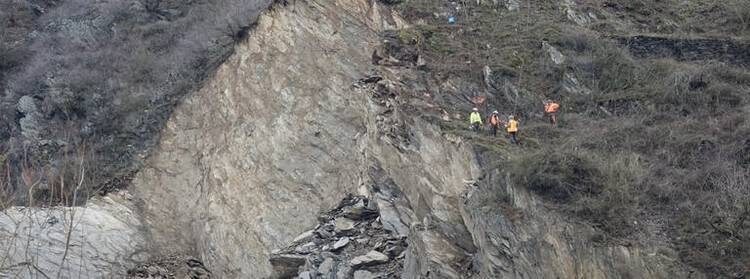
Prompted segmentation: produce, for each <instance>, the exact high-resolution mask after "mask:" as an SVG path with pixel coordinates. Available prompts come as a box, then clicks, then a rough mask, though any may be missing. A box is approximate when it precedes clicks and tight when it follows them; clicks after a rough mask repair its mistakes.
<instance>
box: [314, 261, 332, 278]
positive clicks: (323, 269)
mask: <svg viewBox="0 0 750 279" xmlns="http://www.w3.org/2000/svg"><path fill="white" fill-rule="evenodd" d="M335 264H336V261H335V260H334V259H332V258H326V259H325V260H323V263H321V264H320V266H318V272H320V274H322V277H323V278H329V277H330V276H331V273H333V268H334V267H335Z"/></svg>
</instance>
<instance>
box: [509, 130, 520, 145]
mask: <svg viewBox="0 0 750 279" xmlns="http://www.w3.org/2000/svg"><path fill="white" fill-rule="evenodd" d="M517 133H518V132H508V134H509V135H510V142H511V143H513V144H518V138H516V134H517Z"/></svg>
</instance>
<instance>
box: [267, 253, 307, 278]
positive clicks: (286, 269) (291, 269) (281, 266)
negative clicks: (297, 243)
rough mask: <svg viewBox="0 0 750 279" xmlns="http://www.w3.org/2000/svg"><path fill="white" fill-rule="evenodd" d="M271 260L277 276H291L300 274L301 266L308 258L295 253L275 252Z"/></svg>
mask: <svg viewBox="0 0 750 279" xmlns="http://www.w3.org/2000/svg"><path fill="white" fill-rule="evenodd" d="M270 261H271V265H272V266H273V271H274V273H275V275H276V276H277V277H279V278H290V277H293V276H295V275H296V274H298V273H297V271H298V270H299V267H300V266H303V265H304V264H305V262H306V261H307V258H306V257H305V256H300V255H293V254H274V255H271V259H270Z"/></svg>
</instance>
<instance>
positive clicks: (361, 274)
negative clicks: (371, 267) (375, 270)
mask: <svg viewBox="0 0 750 279" xmlns="http://www.w3.org/2000/svg"><path fill="white" fill-rule="evenodd" d="M374 278H375V275H374V274H372V272H369V271H367V270H357V271H355V272H354V279H374Z"/></svg>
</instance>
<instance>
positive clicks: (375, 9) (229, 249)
mask: <svg viewBox="0 0 750 279" xmlns="http://www.w3.org/2000/svg"><path fill="white" fill-rule="evenodd" d="M391 24H392V25H396V24H398V21H397V20H393V19H392V18H391V17H390V15H389V12H388V11H387V10H385V9H381V7H380V6H379V5H378V4H377V3H376V2H370V1H294V2H291V1H290V2H289V3H288V5H287V6H278V8H276V9H274V10H271V11H269V12H268V13H266V14H265V15H263V16H261V18H260V19H259V20H258V22H257V26H256V27H255V29H254V30H253V31H252V32H251V34H250V35H249V38H248V40H247V41H245V42H243V43H242V44H239V45H238V46H237V48H236V54H235V55H234V56H232V57H231V58H230V59H229V60H228V61H227V62H226V63H225V64H224V65H223V66H222V67H220V69H219V70H218V71H217V73H216V74H215V77H214V78H213V79H212V80H211V81H209V82H208V83H207V84H206V85H205V86H204V88H203V89H202V90H200V91H199V92H197V93H196V94H194V95H193V96H191V97H189V98H187V99H186V100H185V102H184V103H183V104H182V105H181V106H180V107H178V108H177V109H176V111H175V113H174V114H173V115H172V117H171V119H170V121H169V122H168V124H167V126H166V129H165V130H164V131H163V133H162V139H161V142H160V144H159V146H158V147H157V148H156V150H154V155H153V156H152V157H151V158H150V159H149V162H148V164H147V166H146V167H145V168H144V169H143V170H142V171H141V172H140V173H139V174H138V175H137V177H136V178H135V180H134V191H135V192H136V195H137V196H138V197H140V198H141V199H142V204H143V211H144V220H145V223H146V224H147V226H148V227H149V228H150V235H151V240H152V241H153V243H154V244H155V247H157V248H155V249H158V250H161V251H174V252H178V253H179V252H186V253H188V254H190V253H194V254H196V255H198V256H200V257H201V258H202V259H203V260H204V261H205V263H206V265H207V266H208V267H209V269H211V271H212V272H213V273H214V274H215V275H216V276H218V277H220V278H232V277H248V276H251V275H252V277H265V276H268V275H270V273H271V266H270V264H269V254H270V251H271V250H273V249H277V248H281V247H282V246H283V245H284V244H285V243H287V242H288V241H290V240H292V239H293V238H294V237H296V236H297V235H298V234H299V233H301V232H303V231H305V230H306V229H307V228H309V227H311V226H312V225H314V223H315V215H316V214H317V213H318V212H320V211H322V210H323V209H326V208H331V207H332V206H333V205H335V204H336V203H337V202H338V201H339V200H341V198H343V197H344V195H345V194H346V193H351V192H356V191H357V189H358V188H359V187H360V186H361V185H363V183H364V181H363V180H362V178H363V177H364V175H363V174H365V173H366V171H367V164H366V161H367V158H366V156H367V155H366V152H365V151H364V148H365V147H366V146H367V144H366V141H367V136H366V135H367V127H366V126H365V125H366V122H367V121H368V117H369V116H368V114H367V113H368V112H367V111H368V108H367V106H366V105H367V96H366V95H363V94H361V93H358V92H356V91H353V90H352V83H353V82H354V81H356V80H358V79H360V78H361V77H363V76H364V75H365V74H366V72H367V71H368V70H369V69H368V68H369V65H370V59H369V56H370V54H371V51H372V47H373V45H374V43H375V42H377V41H378V39H377V36H376V31H377V30H380V29H381V28H383V26H387V25H391Z"/></svg>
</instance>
